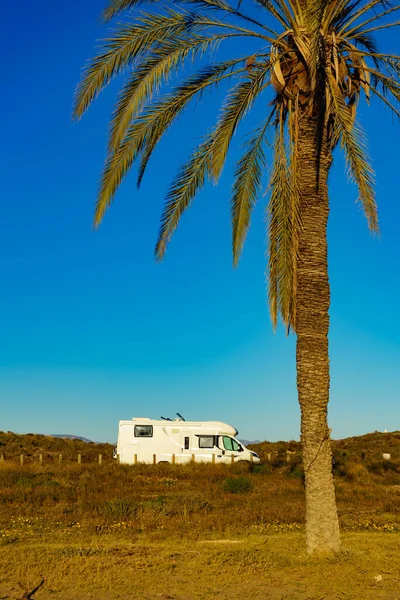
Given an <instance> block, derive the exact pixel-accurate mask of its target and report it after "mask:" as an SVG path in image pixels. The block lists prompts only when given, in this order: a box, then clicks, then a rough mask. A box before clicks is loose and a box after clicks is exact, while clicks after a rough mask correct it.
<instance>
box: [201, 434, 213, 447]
mask: <svg viewBox="0 0 400 600" xmlns="http://www.w3.org/2000/svg"><path fill="white" fill-rule="evenodd" d="M199 448H214V436H213V435H199Z"/></svg>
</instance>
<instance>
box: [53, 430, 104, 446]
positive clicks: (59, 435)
mask: <svg viewBox="0 0 400 600" xmlns="http://www.w3.org/2000/svg"><path fill="white" fill-rule="evenodd" d="M49 435H50V436H51V437H55V438H61V439H63V440H80V441H81V442H86V443H87V444H98V443H99V442H93V440H88V439H87V438H84V437H81V436H79V435H70V434H69V433H50V434H49Z"/></svg>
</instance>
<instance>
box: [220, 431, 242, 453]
mask: <svg viewBox="0 0 400 600" xmlns="http://www.w3.org/2000/svg"><path fill="white" fill-rule="evenodd" d="M222 440H223V442H224V448H225V450H233V451H234V452H238V450H239V444H238V443H237V441H236V440H233V439H232V438H230V437H228V436H227V435H224V436H223V438H222Z"/></svg>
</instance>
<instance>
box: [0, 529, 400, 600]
mask: <svg viewBox="0 0 400 600" xmlns="http://www.w3.org/2000/svg"><path fill="white" fill-rule="evenodd" d="M399 542H400V535H399V534H396V533H369V532H362V533H345V534H343V550H342V552H341V553H340V554H338V555H337V556H333V557H330V558H323V559H316V558H310V557H308V556H307V554H306V552H305V549H304V547H305V540H304V534H303V532H294V533H291V532H289V533H279V534H275V535H259V536H256V535H254V536H250V537H246V538H240V537H237V538H235V539H204V540H200V541H192V540H188V539H185V538H176V539H167V540H166V539H163V540H155V539H151V538H149V539H131V540H130V539H129V538H123V539H122V538H117V537H115V536H104V537H103V538H99V537H98V536H97V537H93V538H91V539H84V540H83V539H82V538H79V539H72V538H71V539H68V540H65V539H57V538H52V539H39V540H30V541H26V542H17V543H15V544H7V545H3V546H0V600H6V599H7V600H24V599H29V598H31V600H50V599H54V600H89V599H96V600H114V599H118V600H136V599H140V600H206V599H207V600H209V599H210V598H216V599H218V600H225V599H226V600H228V599H229V600H236V599H247V598H249V599H252V600H253V599H254V600H267V599H268V600H269V599H271V600H349V599H352V600H353V599H354V600H364V599H376V600H380V599H382V600H400V545H399ZM43 580H44V583H43V584H42V585H41V586H40V587H39V589H38V590H37V591H36V592H34V593H33V590H34V588H35V587H36V586H38V585H39V584H40V583H41V582H42V581H43Z"/></svg>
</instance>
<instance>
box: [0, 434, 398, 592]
mask: <svg viewBox="0 0 400 600" xmlns="http://www.w3.org/2000/svg"><path fill="white" fill-rule="evenodd" d="M20 437H23V436H20ZM33 437H35V436H33ZM14 441H15V440H14ZM30 441H32V440H30ZM59 442H60V440H57V444H58V443H59ZM67 442H70V440H68V441H67ZM24 443H25V448H26V447H27V442H24ZM81 443H82V442H81ZM363 445H364V441H363ZM90 446H92V445H90ZM41 447H42V448H44V449H46V447H45V446H43V445H42V446H41ZM69 447H70V449H71V454H70V456H71V461H70V462H68V461H65V462H63V463H62V464H59V463H58V462H57V461H56V460H54V461H51V460H48V461H47V462H44V463H43V465H40V464H39V463H38V462H37V461H33V460H32V462H31V463H28V464H26V465H25V466H24V467H21V466H20V465H19V464H18V462H17V461H12V460H6V461H5V462H3V463H0V582H1V583H0V599H1V598H9V599H10V600H11V598H18V599H21V598H23V597H24V598H28V597H29V591H30V590H32V589H33V588H34V587H35V586H37V585H38V584H39V583H40V581H41V580H42V578H43V579H44V580H45V584H44V585H43V586H42V587H41V588H40V589H39V590H38V591H37V593H36V594H34V595H33V596H32V598H33V600H41V599H42V598H43V599H44V600H47V599H48V598H50V597H52V598H59V599H60V600H64V599H65V600H74V599H76V600H81V599H83V598H96V599H98V600H101V599H103V598H104V599H107V600H113V599H114V598H121V599H122V600H125V599H126V600H127V599H128V598H129V599H130V600H132V599H136V598H138V599H139V598H149V599H155V598H161V599H167V598H171V599H172V598H176V599H179V600H195V599H200V598H207V599H208V598H211V597H214V596H215V597H216V598H218V599H224V598H230V599H235V598H256V599H257V598H258V599H260V600H261V598H263V599H269V598H271V599H287V600H289V599H303V600H322V599H324V600H326V599H334V598H335V599H343V600H345V599H349V598H352V599H353V598H354V600H358V599H360V600H362V599H364V598H385V599H386V600H395V599H396V598H398V599H400V593H399V592H398V591H397V586H398V580H399V577H398V573H399V572H400V551H399V539H400V473H399V469H398V466H397V462H396V461H392V462H391V463H390V464H389V465H388V464H386V463H383V461H382V460H379V455H378V451H377V450H376V452H375V453H374V452H372V453H371V454H370V455H369V458H366V457H365V456H364V458H363V459H361V458H359V459H358V458H357V455H358V452H359V447H357V449H356V450H354V449H353V450H352V449H349V448H347V450H341V455H338V457H337V462H336V464H335V469H334V470H335V485H336V491H337V499H338V508H339V515H340V521H341V526H342V530H343V532H344V534H343V539H344V552H343V553H341V554H340V555H339V556H336V557H334V558H331V559H327V560H322V561H316V560H312V559H310V558H308V557H307V556H306V554H305V550H304V547H305V542H304V529H303V528H304V490H303V482H302V470H301V466H300V464H299V460H298V457H297V456H296V455H293V457H292V461H291V463H290V464H288V463H286V460H285V457H284V455H283V452H284V451H285V449H284V448H283V449H282V450H281V454H279V452H277V454H276V456H275V458H274V460H273V461H272V464H267V465H261V466H256V465H253V467H252V468H251V469H250V470H248V468H243V467H240V466H239V465H233V466H231V465H205V464H189V465H183V466H179V465H176V466H174V465H157V466H146V465H137V466H132V467H130V466H124V465H118V464H116V463H115V462H113V461H111V460H109V461H106V462H105V463H104V464H103V465H102V466H99V465H97V464H96V463H95V456H96V454H97V453H98V450H97V447H95V451H94V453H93V460H92V461H91V462H89V461H87V462H86V464H85V463H84V464H82V465H78V464H76V463H75V462H72V458H73V457H74V455H75V453H76V451H77V448H76V446H75V445H74V443H72V444H71V445H70V446H69ZM58 451H59V446H58V445H57V447H56V448H55V449H53V450H52V452H54V453H56V452H58ZM1 452H2V450H1V449H0V453H1ZM49 452H50V451H49ZM343 452H348V454H347V455H346V456H343ZM392 452H393V450H392ZM18 453H19V452H18V448H17V449H16V452H15V456H18ZM103 453H104V452H103ZM201 542H202V543H201ZM204 542H207V543H204ZM210 542H213V543H210ZM228 542H229V543H228ZM232 542H235V543H232ZM376 577H377V578H378V579H375V578H376ZM396 582H397V583H396ZM24 594H25V596H24Z"/></svg>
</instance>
